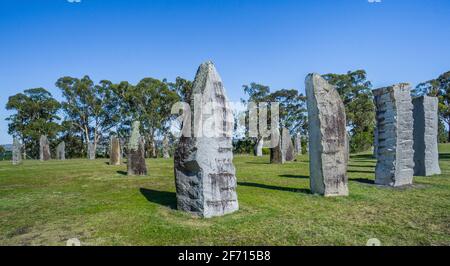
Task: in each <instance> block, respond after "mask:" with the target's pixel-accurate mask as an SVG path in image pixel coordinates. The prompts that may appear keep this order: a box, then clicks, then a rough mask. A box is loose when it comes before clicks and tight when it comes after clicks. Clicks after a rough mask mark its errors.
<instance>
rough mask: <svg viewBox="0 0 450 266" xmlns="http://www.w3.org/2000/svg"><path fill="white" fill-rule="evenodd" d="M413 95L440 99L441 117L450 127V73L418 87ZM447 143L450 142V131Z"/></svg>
mask: <svg viewBox="0 0 450 266" xmlns="http://www.w3.org/2000/svg"><path fill="white" fill-rule="evenodd" d="M413 95H415V96H421V95H428V96H433V97H438V98H439V116H440V118H441V119H442V121H444V122H445V123H446V124H447V125H448V126H450V71H448V72H445V73H443V74H442V75H440V76H439V77H438V78H436V79H432V80H429V81H426V82H423V83H420V84H419V85H417V87H416V88H415V90H414V91H413ZM447 142H450V131H449V132H448V136H447Z"/></svg>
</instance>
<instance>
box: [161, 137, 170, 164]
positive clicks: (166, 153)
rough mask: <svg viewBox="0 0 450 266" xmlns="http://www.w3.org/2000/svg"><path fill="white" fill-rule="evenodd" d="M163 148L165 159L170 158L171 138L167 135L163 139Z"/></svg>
mask: <svg viewBox="0 0 450 266" xmlns="http://www.w3.org/2000/svg"><path fill="white" fill-rule="evenodd" d="M162 150H163V158H164V159H168V158H170V152H169V150H170V146H169V138H168V137H167V136H165V137H164V139H163V143H162Z"/></svg>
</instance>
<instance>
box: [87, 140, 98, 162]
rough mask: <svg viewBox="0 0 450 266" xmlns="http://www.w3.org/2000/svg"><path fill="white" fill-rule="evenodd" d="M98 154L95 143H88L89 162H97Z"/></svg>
mask: <svg viewBox="0 0 450 266" xmlns="http://www.w3.org/2000/svg"><path fill="white" fill-rule="evenodd" d="M96 153H97V152H96V150H95V146H94V143H92V142H89V143H88V158H89V160H95V155H96Z"/></svg>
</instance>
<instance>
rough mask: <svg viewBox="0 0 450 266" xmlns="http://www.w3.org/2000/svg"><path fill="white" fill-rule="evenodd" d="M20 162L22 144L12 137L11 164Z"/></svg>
mask: <svg viewBox="0 0 450 266" xmlns="http://www.w3.org/2000/svg"><path fill="white" fill-rule="evenodd" d="M21 163H22V144H20V142H19V140H18V139H16V138H14V140H13V147H12V164H13V165H18V164H21Z"/></svg>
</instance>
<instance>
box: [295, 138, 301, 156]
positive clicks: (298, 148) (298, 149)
mask: <svg viewBox="0 0 450 266" xmlns="http://www.w3.org/2000/svg"><path fill="white" fill-rule="evenodd" d="M294 147H295V153H296V154H297V155H301V154H302V135H301V134H300V133H297V135H295V139H294Z"/></svg>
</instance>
